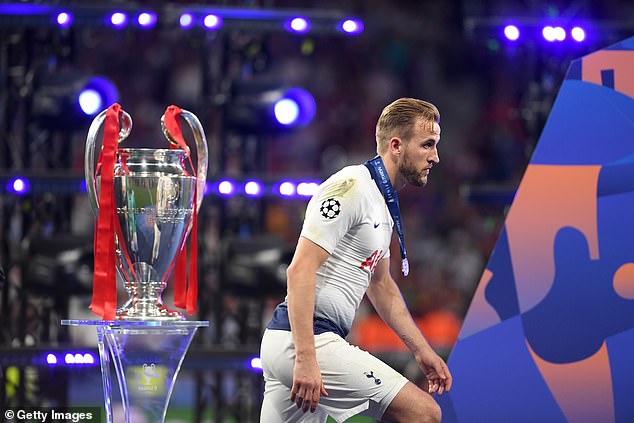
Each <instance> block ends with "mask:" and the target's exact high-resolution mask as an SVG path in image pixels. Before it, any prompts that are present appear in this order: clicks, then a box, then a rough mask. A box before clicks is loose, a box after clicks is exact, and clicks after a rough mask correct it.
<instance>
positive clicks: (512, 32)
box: [504, 25, 520, 41]
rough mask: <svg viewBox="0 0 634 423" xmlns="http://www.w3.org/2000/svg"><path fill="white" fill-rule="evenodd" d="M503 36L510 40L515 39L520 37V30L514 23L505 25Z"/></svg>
mask: <svg viewBox="0 0 634 423" xmlns="http://www.w3.org/2000/svg"><path fill="white" fill-rule="evenodd" d="M504 36H505V37H506V38H508V39H509V40H511V41H516V40H517V39H518V38H519V37H520V30H519V29H518V28H517V27H516V26H515V25H506V26H505V27H504Z"/></svg>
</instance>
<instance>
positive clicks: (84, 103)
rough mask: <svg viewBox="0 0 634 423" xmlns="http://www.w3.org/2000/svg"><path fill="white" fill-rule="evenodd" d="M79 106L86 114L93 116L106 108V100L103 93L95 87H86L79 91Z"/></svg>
mask: <svg viewBox="0 0 634 423" xmlns="http://www.w3.org/2000/svg"><path fill="white" fill-rule="evenodd" d="M78 100H79V108H80V109H81V111H82V112H84V114H86V115H89V116H92V115H94V114H95V113H97V112H98V111H100V110H101V109H103V108H104V101H103V98H102V97H101V94H99V92H98V91H97V90H95V89H92V88H88V89H84V90H83V91H82V92H80V93H79V97H78Z"/></svg>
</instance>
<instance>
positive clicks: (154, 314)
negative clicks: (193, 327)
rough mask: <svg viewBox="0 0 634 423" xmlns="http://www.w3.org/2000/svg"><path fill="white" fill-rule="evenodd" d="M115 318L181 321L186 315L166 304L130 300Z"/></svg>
mask: <svg viewBox="0 0 634 423" xmlns="http://www.w3.org/2000/svg"><path fill="white" fill-rule="evenodd" d="M115 319H116V320H155V321H156V320H158V321H179V320H185V316H184V315H183V314H182V313H181V312H180V311H176V310H171V309H169V308H167V307H166V306H165V305H164V304H156V303H152V304H148V303H144V302H141V301H133V300H130V301H128V302H127V303H125V304H124V305H123V306H122V307H121V308H119V309H118V310H117V314H116V316H115Z"/></svg>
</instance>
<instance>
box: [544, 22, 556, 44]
mask: <svg viewBox="0 0 634 423" xmlns="http://www.w3.org/2000/svg"><path fill="white" fill-rule="evenodd" d="M542 35H543V36H544V39H545V40H546V41H549V42H553V41H555V28H553V27H552V26H550V25H548V26H545V27H544V29H542Z"/></svg>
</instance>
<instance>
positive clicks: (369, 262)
mask: <svg viewBox="0 0 634 423" xmlns="http://www.w3.org/2000/svg"><path fill="white" fill-rule="evenodd" d="M382 255H383V250H374V252H373V253H372V254H370V257H368V258H367V259H365V261H364V262H363V263H361V266H359V267H360V268H361V269H363V268H366V267H367V268H368V269H370V272H374V269H375V268H376V265H377V264H378V263H379V260H380V259H381V256H382Z"/></svg>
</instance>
